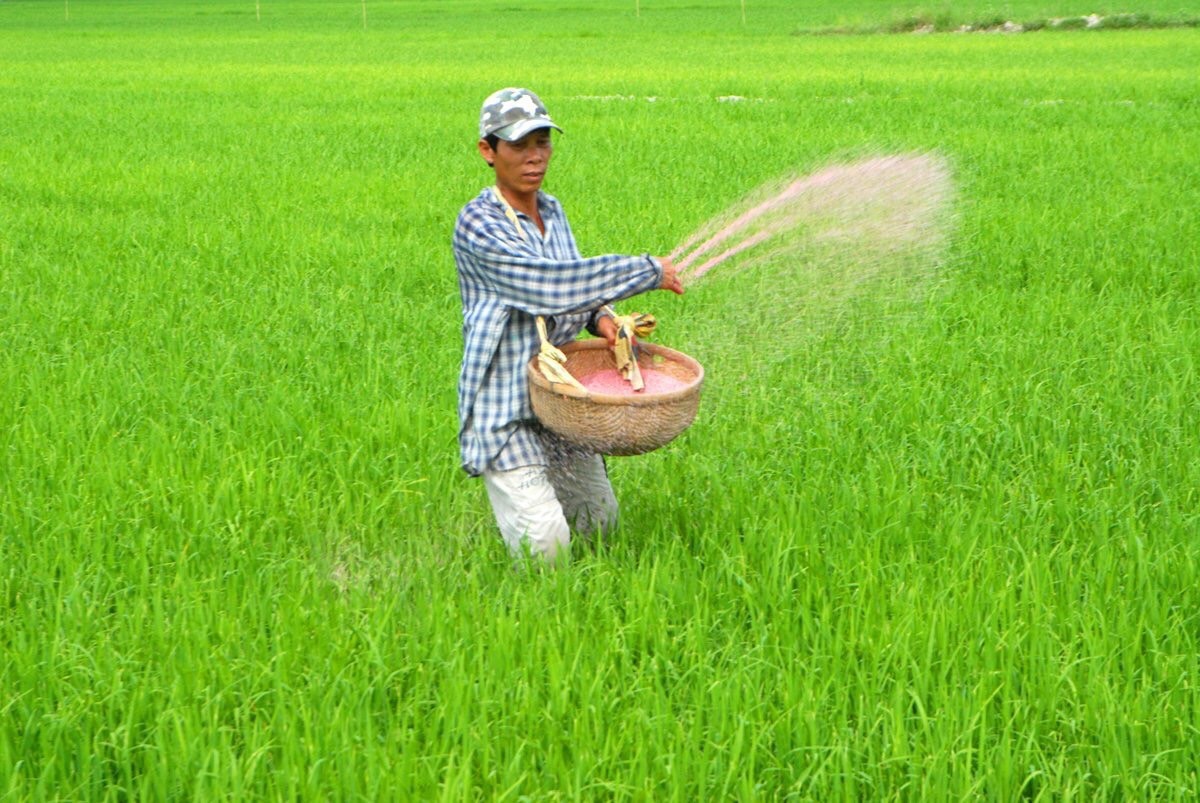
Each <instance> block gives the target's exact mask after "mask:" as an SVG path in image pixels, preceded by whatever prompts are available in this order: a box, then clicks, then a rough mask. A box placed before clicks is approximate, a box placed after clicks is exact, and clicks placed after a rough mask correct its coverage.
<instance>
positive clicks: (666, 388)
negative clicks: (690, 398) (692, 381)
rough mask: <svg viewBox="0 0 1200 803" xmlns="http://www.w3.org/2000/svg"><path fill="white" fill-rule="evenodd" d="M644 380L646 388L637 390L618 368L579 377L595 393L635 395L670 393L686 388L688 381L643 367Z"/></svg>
mask: <svg viewBox="0 0 1200 803" xmlns="http://www.w3.org/2000/svg"><path fill="white" fill-rule="evenodd" d="M642 381H643V382H645V383H646V387H645V389H644V390H639V391H635V390H634V389H633V386H632V385H630V384H629V383H628V382H626V381H625V377H623V376H621V374H620V372H619V371H617V369H616V368H605V369H603V370H601V371H596V372H595V373H593V374H588V375H587V376H581V377H579V382H580V383H581V384H582V385H583V386H584V387H585V388H587V389H588V390H590V391H592V392H593V393H607V394H609V395H611V396H634V395H641V394H643V393H651V394H653V393H670V392H671V391H673V390H679V389H680V388H685V387H687V386H688V383H687V382H685V381H683V380H682V379H676V378H675V377H673V376H671V375H670V374H665V373H663V372H662V371H656V370H655V369H653V368H643V369H642Z"/></svg>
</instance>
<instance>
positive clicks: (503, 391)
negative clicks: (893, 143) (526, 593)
mask: <svg viewBox="0 0 1200 803" xmlns="http://www.w3.org/2000/svg"><path fill="white" fill-rule="evenodd" d="M551 129H555V130H558V131H562V129H561V128H559V127H558V125H557V124H555V122H554V121H553V120H551V119H550V116H549V114H548V113H547V111H546V107H545V106H543V105H542V102H541V101H540V100H539V99H538V97H537V95H535V94H533V93H532V92H530V91H529V90H527V89H517V88H508V89H501V90H499V91H497V92H494V93H493V94H492V95H490V96H489V97H488V98H487V100H485V101H484V102H483V107H482V108H481V110H480V114H479V145H478V147H479V153H480V155H481V156H482V157H483V159H484V161H485V162H487V164H488V166H489V167H491V168H492V169H493V170H494V171H495V178H496V183H495V186H493V187H488V188H486V189H484V190H483V191H482V192H481V193H480V194H479V195H478V196H477V197H476V198H475V199H474V200H472V201H471V202H470V203H468V204H467V205H466V206H465V207H463V210H462V212H461V213H459V216H458V220H457V222H456V223H455V227H454V261H455V262H456V264H457V265H458V282H459V290H460V292H461V294H462V304H463V341H464V352H463V363H462V372H461V374H460V376H459V384H458V414H459V445H460V448H461V450H462V466H463V468H464V469H465V470H466V471H467V473H468V474H470V475H471V476H482V477H483V481H484V485H485V487H486V488H487V492H488V498H489V500H490V501H491V504H492V509H493V511H494V512H495V514H496V522H497V524H498V525H499V526H500V532H501V535H502V536H503V537H504V541H505V544H506V545H507V546H508V548H509V550H510V551H511V552H512V553H513V554H514V555H520V554H522V553H523V552H524V550H525V549H528V550H529V551H530V552H531V553H532V554H534V555H537V556H540V557H541V558H543V559H545V560H546V561H547V562H550V563H553V562H554V561H555V559H556V558H558V557H560V556H561V555H563V554H564V553H565V552H566V550H567V547H568V545H569V544H570V538H571V536H570V530H571V527H572V526H573V527H574V528H575V529H576V530H577V531H579V532H581V533H583V534H587V535H591V534H594V533H597V532H607V531H608V530H609V529H611V528H612V526H613V525H614V524H615V523H616V517H617V501H616V498H615V497H614V495H613V490H612V485H611V484H610V483H609V481H608V474H607V471H606V470H605V466H604V461H603V459H602V458H601V457H600V456H599V455H597V454H593V453H590V452H585V451H581V450H579V449H578V448H576V447H571V446H570V445H568V444H566V443H564V442H563V441H562V440H561V439H559V438H557V437H556V436H554V435H553V434H552V433H550V432H549V431H547V430H545V429H544V428H542V427H541V426H540V425H539V424H538V422H537V420H536V419H535V418H534V415H533V410H532V408H531V407H530V403H529V387H528V378H527V377H526V374H525V371H526V366H527V365H528V363H529V361H530V360H531V359H532V358H533V356H534V355H535V354H536V353H537V352H538V347H539V340H538V334H537V324H536V321H537V317H538V316H544V317H545V320H546V325H547V330H548V332H549V337H550V340H551V342H552V343H554V344H555V345H562V344H564V343H568V342H570V341H572V340H574V339H575V337H576V336H577V335H578V334H579V333H580V332H581V331H582V330H583V329H585V328H586V329H587V330H588V331H589V332H591V333H592V334H594V335H599V336H602V337H605V338H606V339H608V340H609V342H610V343H611V342H613V341H614V340H615V338H616V324H615V323H614V322H613V320H612V318H611V317H609V316H607V315H605V314H604V313H602V312H601V307H602V306H603V305H606V304H609V303H611V302H614V301H617V300H620V299H623V298H628V297H630V296H633V295H636V294H638V293H642V292H645V291H647V290H653V289H656V288H661V289H664V290H671V291H673V292H675V293H683V286H682V284H681V283H680V281H679V278H678V276H677V274H676V271H675V266H674V265H673V264H672V263H671V261H670V260H669V259H665V258H662V257H651V256H649V255H648V254H647V255H642V256H621V255H609V256H600V257H592V258H589V259H584V258H583V257H582V256H581V255H580V253H579V248H578V247H577V246H576V244H575V238H574V236H573V235H572V234H571V227H570V226H569V225H568V223H567V218H566V215H565V214H564V213H563V209H562V206H561V205H560V204H559V203H558V201H557V200H556V199H555V198H553V197H552V196H550V195H547V194H546V193H544V192H542V191H541V186H542V182H543V180H544V179H545V177H546V170H547V168H548V167H549V164H550V157H551V155H552V153H553V143H552V141H551V139H550V130H551Z"/></svg>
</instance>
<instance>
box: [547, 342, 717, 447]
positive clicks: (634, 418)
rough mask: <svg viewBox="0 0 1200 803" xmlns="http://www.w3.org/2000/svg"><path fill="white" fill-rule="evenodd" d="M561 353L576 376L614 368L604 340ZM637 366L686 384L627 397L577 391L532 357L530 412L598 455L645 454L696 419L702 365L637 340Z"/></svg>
mask: <svg viewBox="0 0 1200 803" xmlns="http://www.w3.org/2000/svg"><path fill="white" fill-rule="evenodd" d="M562 351H563V353H564V354H566V355H567V365H566V367H567V370H568V371H569V372H570V373H571V375H572V376H575V377H576V378H581V377H585V376H588V375H589V374H592V373H594V372H596V371H600V370H604V369H612V370H616V367H617V363H616V358H615V357H614V356H613V352H612V349H611V348H609V346H608V344H607V343H605V342H604V341H603V340H599V339H597V340H580V341H576V342H574V343H568V344H567V345H565V346H563V347H562ZM638 365H639V367H641V368H642V370H647V369H653V370H655V371H659V372H661V373H664V374H667V375H669V376H671V377H673V378H675V379H678V380H681V381H684V382H686V383H687V384H686V385H685V386H684V387H682V388H679V389H678V390H673V391H669V392H666V393H636V394H633V395H629V396H617V395H612V394H607V393H592V392H590V391H584V392H581V391H579V390H578V389H577V388H573V387H571V386H569V385H564V384H561V383H557V382H551V381H550V380H549V379H547V378H546V377H545V376H544V375H543V374H542V372H541V370H540V369H539V368H538V364H537V357H534V358H533V360H531V361H530V363H529V398H530V401H531V402H532V404H533V412H534V415H536V416H537V417H538V420H539V421H541V422H542V425H543V426H545V427H546V428H547V429H549V430H550V431H552V432H555V433H557V434H558V435H561V436H562V437H563V438H565V439H567V440H568V441H571V442H572V443H577V444H579V445H580V446H585V447H587V448H589V449H591V450H592V451H594V452H599V453H600V454H606V455H635V454H644V453H646V452H651V451H654V450H655V449H658V448H659V447H661V446H665V445H666V444H668V443H670V442H671V441H672V440H674V439H675V438H676V437H677V436H678V435H679V434H680V433H681V432H683V431H684V430H685V429H687V428H688V427H689V426H691V423H692V421H693V420H695V418H696V410H697V409H698V408H699V406H700V389H701V387H702V386H703V384H704V368H703V367H702V366H701V365H700V363H698V362H696V361H695V360H693V359H692V358H691V357H689V356H687V355H686V354H683V353H682V352H679V351H675V350H674V349H669V348H666V347H665V346H659V345H656V344H654V343H646V342H642V343H639V344H638Z"/></svg>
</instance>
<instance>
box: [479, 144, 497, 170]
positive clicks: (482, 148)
mask: <svg viewBox="0 0 1200 803" xmlns="http://www.w3.org/2000/svg"><path fill="white" fill-rule="evenodd" d="M479 155H480V156H482V157H483V161H485V162H487V166H488V167H495V166H496V152H495V151H494V150H492V146H491V145H489V144H488V141H487V140H486V139H481V140H479Z"/></svg>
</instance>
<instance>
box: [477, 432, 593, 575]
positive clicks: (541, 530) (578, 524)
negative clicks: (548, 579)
mask: <svg viewBox="0 0 1200 803" xmlns="http://www.w3.org/2000/svg"><path fill="white" fill-rule="evenodd" d="M483 483H484V485H485V486H486V487H487V492H488V499H490V500H491V503H492V510H493V511H494V512H495V514H496V523H497V524H499V525H500V534H501V535H502V536H503V537H504V543H505V545H506V546H507V547H508V549H509V552H511V553H512V554H513V555H514V556H515V557H519V556H521V555H522V554H524V551H525V549H526V548H528V549H529V552H530V553H531V554H534V555H538V556H540V557H542V558H544V559H546V560H547V561H549V562H554V560H555V559H556V558H558V557H559V556H560V555H563V554H564V553H566V552H567V549H568V547H569V546H570V543H571V530H572V529H574V530H575V532H577V533H579V534H580V535H581V536H583V537H585V538H588V537H591V536H594V535H604V534H607V533H608V532H610V531H611V530H612V529H613V527H615V526H616V524H617V498H616V496H614V495H613V489H612V483H610V482H609V481H608V471H607V470H606V469H605V467H604V459H603V458H601V457H600V455H598V454H586V455H576V456H572V457H570V458H566V459H564V460H561V461H555V463H554V465H551V466H523V467H521V468H515V469H512V470H511V471H492V470H490V469H489V470H488V471H485V472H483Z"/></svg>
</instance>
